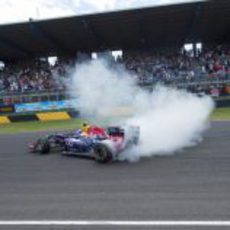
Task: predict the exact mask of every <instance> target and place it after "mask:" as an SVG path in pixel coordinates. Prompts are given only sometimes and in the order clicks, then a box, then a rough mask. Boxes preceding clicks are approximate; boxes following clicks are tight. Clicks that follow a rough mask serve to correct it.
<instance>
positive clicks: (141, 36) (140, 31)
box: [138, 15, 146, 47]
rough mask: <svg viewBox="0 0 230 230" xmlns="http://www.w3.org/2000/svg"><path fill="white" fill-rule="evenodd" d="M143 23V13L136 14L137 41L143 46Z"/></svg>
mask: <svg viewBox="0 0 230 230" xmlns="http://www.w3.org/2000/svg"><path fill="white" fill-rule="evenodd" d="M143 25H144V17H143V15H139V16H138V33H139V34H138V36H139V43H140V45H141V47H144V46H145V45H146V39H145V35H144V28H143Z"/></svg>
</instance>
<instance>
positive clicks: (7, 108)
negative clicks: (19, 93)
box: [0, 105, 15, 114]
mask: <svg viewBox="0 0 230 230" xmlns="http://www.w3.org/2000/svg"><path fill="white" fill-rule="evenodd" d="M14 111H15V110H14V105H0V114H4V113H14Z"/></svg>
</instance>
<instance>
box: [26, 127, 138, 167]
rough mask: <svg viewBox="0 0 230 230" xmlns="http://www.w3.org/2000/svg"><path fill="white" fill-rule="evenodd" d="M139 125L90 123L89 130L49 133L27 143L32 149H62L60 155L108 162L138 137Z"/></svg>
mask: <svg viewBox="0 0 230 230" xmlns="http://www.w3.org/2000/svg"><path fill="white" fill-rule="evenodd" d="M139 135H140V129H139V127H134V126H129V127H124V128H123V127H119V126H112V127H107V128H105V129H103V128H101V127H98V126H91V128H90V129H89V130H88V133H83V132H74V133H68V134H52V135H48V136H46V137H44V138H40V139H38V140H37V141H36V142H35V143H32V144H30V145H29V148H30V150H31V152H39V153H42V154H46V153H49V152H50V150H51V149H56V150H57V149H58V150H61V152H62V154H63V155H76V156H84V157H91V158H94V159H95V160H96V161H97V162H101V163H107V162H110V161H115V160H117V159H118V157H119V155H120V154H122V152H124V151H125V150H126V149H128V148H129V147H131V146H133V145H136V144H137V143H138V141H139Z"/></svg>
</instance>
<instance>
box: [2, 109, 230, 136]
mask: <svg viewBox="0 0 230 230" xmlns="http://www.w3.org/2000/svg"><path fill="white" fill-rule="evenodd" d="M210 119H211V120H223V121H224V120H229V121H230V108H223V109H216V110H215V111H214V112H213V114H212V115H211V117H210ZM108 120H109V119H107V120H104V121H101V120H99V122H100V123H101V124H103V123H104V122H106V121H108ZM84 121H86V120H84V119H79V118H78V119H71V120H65V121H29V122H18V123H10V124H2V125H0V134H5V133H19V132H36V131H54V130H70V129H72V130H74V129H77V128H78V127H80V125H81V124H82V123H83V122H84ZM92 122H95V123H98V121H92Z"/></svg>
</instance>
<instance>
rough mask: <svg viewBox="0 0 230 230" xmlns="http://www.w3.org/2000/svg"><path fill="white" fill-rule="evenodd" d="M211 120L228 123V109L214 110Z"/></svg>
mask: <svg viewBox="0 0 230 230" xmlns="http://www.w3.org/2000/svg"><path fill="white" fill-rule="evenodd" d="M211 120H219V121H224V120H229V121H230V108H220V109H215V111H214V112H213V114H212V115H211Z"/></svg>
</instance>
